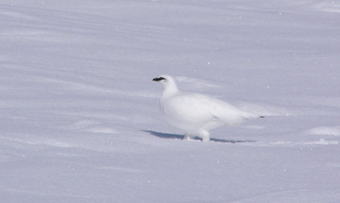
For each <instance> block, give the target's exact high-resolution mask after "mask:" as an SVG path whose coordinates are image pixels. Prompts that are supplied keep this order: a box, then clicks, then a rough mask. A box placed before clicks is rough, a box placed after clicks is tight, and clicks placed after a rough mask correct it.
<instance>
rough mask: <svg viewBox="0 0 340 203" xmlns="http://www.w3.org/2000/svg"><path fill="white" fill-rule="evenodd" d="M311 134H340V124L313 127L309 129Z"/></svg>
mask: <svg viewBox="0 0 340 203" xmlns="http://www.w3.org/2000/svg"><path fill="white" fill-rule="evenodd" d="M307 133H308V134H310V135H329V136H340V126H333V127H327V126H321V127H316V128H312V129H310V130H308V131H307Z"/></svg>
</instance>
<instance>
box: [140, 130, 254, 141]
mask: <svg viewBox="0 0 340 203" xmlns="http://www.w3.org/2000/svg"><path fill="white" fill-rule="evenodd" d="M142 131H143V132H146V133H149V134H150V135H153V136H155V137H159V138H163V139H183V138H184V135H180V134H172V133H163V132H157V131H153V130H142ZM191 139H192V140H202V139H201V138H200V137H197V136H196V137H192V138H191ZM210 141H212V142H220V143H231V144H236V143H247V142H256V141H255V140H228V139H220V138H210Z"/></svg>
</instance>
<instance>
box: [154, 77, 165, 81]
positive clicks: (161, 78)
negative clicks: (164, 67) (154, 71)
mask: <svg viewBox="0 0 340 203" xmlns="http://www.w3.org/2000/svg"><path fill="white" fill-rule="evenodd" d="M152 80H153V81H157V82H158V81H161V80H165V78H163V77H159V78H154V79H152Z"/></svg>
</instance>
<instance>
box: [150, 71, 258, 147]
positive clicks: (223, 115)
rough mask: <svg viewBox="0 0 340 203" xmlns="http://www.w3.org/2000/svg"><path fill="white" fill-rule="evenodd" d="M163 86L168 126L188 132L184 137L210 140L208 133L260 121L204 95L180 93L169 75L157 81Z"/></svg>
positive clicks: (163, 102) (254, 116)
mask: <svg viewBox="0 0 340 203" xmlns="http://www.w3.org/2000/svg"><path fill="white" fill-rule="evenodd" d="M153 81H156V82H160V83H162V84H163V87H164V91H163V95H162V97H161V99H160V103H161V108H162V111H163V113H164V114H165V118H166V120H167V121H168V123H169V124H170V125H172V126H174V127H176V128H179V129H181V130H184V131H185V132H186V134H185V138H186V139H190V137H192V136H199V137H201V138H202V140H203V141H208V140H209V139H210V133H209V131H210V130H212V129H214V128H217V127H220V126H223V125H236V124H239V123H241V122H242V121H243V120H245V119H250V118H258V117H259V116H256V115H254V114H251V113H247V112H244V111H242V110H240V109H238V108H236V107H234V106H232V105H230V104H228V103H226V102H224V101H221V100H219V99H216V98H212V97H208V96H205V95H202V94H196V93H188V92H182V91H180V90H178V88H177V85H176V82H175V80H174V79H173V78H172V77H171V76H168V75H162V76H160V77H157V78H154V79H153Z"/></svg>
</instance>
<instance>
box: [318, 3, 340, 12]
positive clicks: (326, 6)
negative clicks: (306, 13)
mask: <svg viewBox="0 0 340 203" xmlns="http://www.w3.org/2000/svg"><path fill="white" fill-rule="evenodd" d="M313 8H314V9H317V10H320V11H324V12H332V13H340V2H339V1H330V2H320V3H317V4H315V5H314V6H313Z"/></svg>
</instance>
